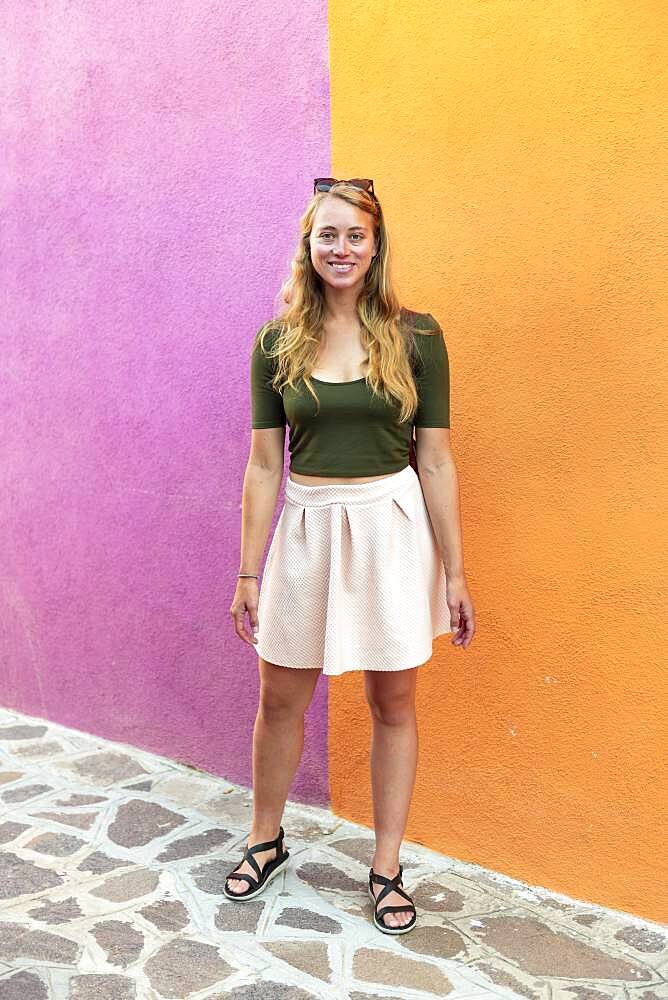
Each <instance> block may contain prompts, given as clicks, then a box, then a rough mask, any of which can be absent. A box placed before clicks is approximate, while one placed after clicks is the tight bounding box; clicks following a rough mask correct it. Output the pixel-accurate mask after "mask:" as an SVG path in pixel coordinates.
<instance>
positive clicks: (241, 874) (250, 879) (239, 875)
mask: <svg viewBox="0 0 668 1000" xmlns="http://www.w3.org/2000/svg"><path fill="white" fill-rule="evenodd" d="M227 878H243V879H245V880H246V881H247V882H248V884H249V885H250V887H251V889H257V887H258V885H259V882H258V880H257V879H256V878H253V876H252V875H248V874H247V873H246V872H230V874H229V875H228V876H227ZM226 881H227V879H226Z"/></svg>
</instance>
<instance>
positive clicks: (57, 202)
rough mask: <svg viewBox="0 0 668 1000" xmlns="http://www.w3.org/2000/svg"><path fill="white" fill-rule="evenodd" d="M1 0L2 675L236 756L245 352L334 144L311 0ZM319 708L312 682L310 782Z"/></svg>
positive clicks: (241, 655)
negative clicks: (234, 606)
mask: <svg viewBox="0 0 668 1000" xmlns="http://www.w3.org/2000/svg"><path fill="white" fill-rule="evenodd" d="M0 21H1V24H2V37H3V58H2V60H0V83H1V87H2V93H3V95H4V96H3V115H2V121H1V123H0V144H1V145H2V150H3V168H2V176H1V177H0V185H1V196H2V241H3V247H4V250H3V264H2V272H1V276H0V283H1V284H0V295H1V297H2V303H3V305H2V311H3V348H2V378H1V379H0V413H1V414H2V441H1V442H0V448H1V452H0V467H1V471H0V521H1V522H2V525H3V530H2V531H1V532H0V565H1V566H2V574H1V577H0V635H2V648H1V649H0V664H1V668H0V700H1V701H2V702H3V703H4V704H10V705H12V706H15V707H18V708H20V709H22V710H25V711H29V712H32V713H34V714H36V715H39V716H40V717H43V718H50V719H53V720H57V721H60V722H63V723H66V724H68V725H70V726H74V727H76V728H80V729H82V730H85V731H87V732H95V733H98V734H100V735H101V736H106V737H110V738H114V739H116V740H122V741H127V742H129V743H132V744H135V745H137V746H141V747H144V748H147V749H151V750H153V751H156V752H164V753H166V754H168V755H169V756H170V757H174V758H177V759H179V760H181V761H183V762H185V763H188V764H192V765H197V766H200V767H204V768H207V769H208V770H210V771H212V772H214V773H219V774H225V775H226V776H227V777H228V778H230V779H232V780H238V781H241V782H246V783H248V781H249V777H250V775H249V768H250V728H251V724H252V720H253V717H254V714H255V708H256V704H257V669H256V668H257V657H256V654H255V653H254V651H253V650H252V649H251V648H250V647H249V646H248V645H246V644H244V643H242V642H241V640H239V639H238V638H237V637H236V635H235V633H234V630H233V628H232V621H231V618H230V615H229V607H230V604H231V602H232V597H233V593H234V586H235V583H236V573H237V572H238V569H239V544H240V527H241V525H240V516H241V511H240V504H241V492H242V481H243V473H244V468H245V463H246V459H247V455H248V447H249V442H250V430H249V428H250V399H249V386H248V360H249V356H250V346H251V343H252V338H253V336H254V333H255V331H256V329H257V328H258V327H259V326H260V325H261V323H263V322H265V321H266V319H268V318H269V316H270V315H271V314H272V312H273V309H274V300H275V297H276V294H277V291H278V288H279V286H280V282H281V280H282V279H283V278H284V277H285V276H286V275H287V267H288V262H289V259H290V257H291V254H292V251H293V245H294V243H295V241H296V239H297V218H298V215H299V212H300V211H301V210H302V207H303V204H304V201H305V199H307V198H308V197H309V195H310V191H311V183H312V178H313V176H317V175H318V174H326V173H328V172H329V167H330V163H329V100H328V98H329V85H328V63H327V58H328V49H327V17H326V6H325V5H324V4H322V3H309V4H307V5H305V6H303V7H301V8H300V10H299V16H298V17H296V16H294V11H293V9H292V8H291V7H290V6H289V5H288V6H285V5H283V6H281V5H278V6H277V5H276V4H274V3H270V2H268V0H259V2H257V3H253V4H249V3H242V4H218V3H205V4H199V3H195V4H192V3H188V2H185V0H178V2H170V3H167V4H159V3H157V4H156V3H129V4H108V3H104V2H101V0H100V2H95V0H92V2H89V3H86V4H68V3H62V2H60V0H45V2H40V3H10V4H4V5H3V10H2V13H1V14H0ZM281 499H282V491H281V495H280V496H279V504H278V505H277V508H276V512H275V515H274V522H273V524H274V525H275V521H276V518H277V516H278V510H279V508H280V501H281ZM272 528H273V525H272ZM325 726H326V688H325V687H324V685H322V684H321V685H320V686H319V687H318V689H317V692H316V695H315V697H314V701H313V704H312V706H311V710H310V712H309V714H308V717H307V738H306V748H305V752H304V759H303V762H302V766H301V768H300V771H299V774H298V776H297V779H296V783H295V786H294V789H293V792H294V794H295V796H296V797H298V798H300V799H303V800H305V801H310V802H323V801H326V799H327V765H326V738H325Z"/></svg>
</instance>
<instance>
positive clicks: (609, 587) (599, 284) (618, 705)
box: [329, 0, 668, 921]
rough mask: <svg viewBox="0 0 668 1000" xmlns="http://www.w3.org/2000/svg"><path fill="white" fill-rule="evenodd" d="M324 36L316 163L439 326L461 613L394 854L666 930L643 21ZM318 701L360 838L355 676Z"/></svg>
mask: <svg viewBox="0 0 668 1000" xmlns="http://www.w3.org/2000/svg"><path fill="white" fill-rule="evenodd" d="M662 10H663V13H662ZM329 19H330V58H331V95H332V98H331V99H332V137H333V139H332V141H333V150H332V153H333V160H332V163H333V171H334V174H335V176H338V177H350V176H371V177H373V178H374V179H375V182H376V189H377V192H378V194H379V196H380V198H381V199H382V201H383V204H384V208H385V211H386V215H387V217H388V222H389V226H390V231H391V233H392V235H393V237H394V246H395V261H396V277H397V280H398V285H399V291H400V294H401V297H402V299H403V301H404V303H405V304H407V305H409V306H410V307H412V308H416V309H421V310H426V311H429V312H432V313H433V314H434V315H436V316H437V317H438V319H439V320H440V321H441V324H442V326H443V328H444V330H445V333H446V337H447V341H448V346H449V351H450V358H451V371H452V440H453V448H454V452H455V458H456V461H457V467H458V471H459V478H460V489H461V499H462V514H463V537H464V555H465V566H466V571H467V577H468V581H469V585H470V588H471V592H472V596H473V599H474V602H475V605H476V611H477V623H478V633H477V635H476V637H475V639H474V642H473V644H472V645H471V647H470V648H469V649H468V650H467V651H466V652H462V651H461V650H456V649H455V648H454V647H452V645H451V644H450V640H449V637H447V636H444V637H440V638H439V639H438V640H436V643H435V648H434V656H433V658H432V660H431V661H430V662H429V664H428V665H426V666H423V667H420V668H419V671H420V672H419V681H418V689H419V719H420V764H419V774H418V780H417V785H416V790H415V796H414V800H413V806H412V810H411V815H410V819H409V825H408V829H407V833H406V836H407V839H410V840H416V841H419V842H421V843H424V844H427V845H429V846H431V847H433V848H436V849H438V850H440V851H443V852H445V853H446V854H450V855H453V856H455V857H457V858H461V859H464V860H467V861H473V862H476V863H479V864H481V865H484V866H487V867H490V868H492V869H495V870H497V871H500V872H504V873H506V874H508V875H511V876H514V877H517V878H520V879H523V880H526V881H528V882H530V883H532V884H536V885H542V886H546V887H549V888H551V889H553V890H556V891H560V892H564V893H567V894H569V895H571V896H574V897H576V898H580V899H584V900H588V901H592V902H596V903H601V904H604V905H607V906H611V907H615V908H619V909H622V910H625V911H628V912H632V913H636V914H638V915H641V916H645V917H647V918H650V919H656V920H660V921H666V920H668V889H667V886H668V872H667V871H666V850H665V845H666V841H667V837H666V833H667V831H666V825H665V819H666V803H667V802H668V789H667V787H666V772H665V763H664V762H665V759H666V734H667V731H668V722H667V715H668V712H667V697H666V687H665V675H666V669H665V667H666V625H665V623H666V589H665V570H666V545H665V539H666V528H665V510H666V503H665V501H666V493H667V491H666V485H667V471H666V470H667V465H668V463H666V449H665V442H666V439H667V437H666V430H667V428H666V421H665V413H666V403H667V402H668V400H667V399H666V378H665V374H664V373H665V364H666V353H665V339H664V335H665V329H666V319H667V316H668V309H667V308H666V304H667V297H666V274H665V256H664V255H665V249H666V248H665V239H664V237H665V204H666V189H665V186H664V177H663V174H664V172H665V163H666V149H665V143H664V142H662V139H663V138H665V126H666V117H665V114H664V112H663V110H662V109H663V106H664V105H665V103H666V92H667V91H666V82H667V73H666V59H665V51H666V38H667V32H666V15H665V7H664V8H662V6H661V5H660V4H637V3H620V2H615V0H605V2H603V0H592V2H591V3H587V4H583V3H580V2H579V0H578V2H573V0H566V2H563V3H560V4H554V3H551V2H547V0H542V2H541V0H535V2H533V3H531V4H519V3H516V2H509V0H506V2H502V0H498V2H495V3H484V2H473V0H457V2H456V3H455V2H449V3H445V4H444V3H443V2H442V0H424V2H422V3H421V4H419V5H418V4H408V3H402V2H398V3H391V4H390V3H387V2H384V3H379V2H368V3H364V4H355V5H350V4H330V8H329ZM662 220H664V221H662ZM329 704H330V729H329V751H330V771H331V796H332V803H333V807H334V809H335V810H336V811H337V812H338V813H339V814H340V815H342V816H345V817H349V818H354V819H356V820H358V821H361V822H364V823H368V824H369V825H371V822H372V814H371V799H370V785H369V777H368V740H369V735H370V728H369V724H368V721H367V720H368V714H367V710H366V705H365V702H364V696H363V691H362V684H361V678H360V675H359V674H355V673H353V674H349V675H344V676H343V677H340V678H335V679H333V681H332V683H331V684H330V703H329Z"/></svg>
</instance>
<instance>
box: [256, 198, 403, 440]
mask: <svg viewBox="0 0 668 1000" xmlns="http://www.w3.org/2000/svg"><path fill="white" fill-rule="evenodd" d="M323 198H341V199H342V200H343V201H346V202H348V204H350V205H354V206H355V207H356V208H359V209H361V210H362V211H363V212H366V213H367V214H368V215H369V216H370V217H371V219H372V223H373V231H374V237H375V240H376V247H377V253H376V255H375V257H374V258H373V260H372V261H371V264H370V266H369V269H368V271H367V272H366V274H365V276H364V287H363V289H362V291H361V293H360V296H359V298H358V300H357V314H358V317H359V321H360V325H361V328H362V345H363V347H364V349H365V350H366V351H367V352H368V355H369V365H368V370H367V373H366V376H365V378H366V382H367V384H368V385H369V387H370V388H371V389H372V391H373V392H374V393H376V394H377V395H379V396H382V398H383V399H384V400H385V402H386V403H391V402H392V401H394V402H395V403H396V404H398V405H399V406H400V411H399V416H398V419H399V422H400V423H403V422H404V421H405V420H412V418H413V417H414V415H415V412H416V410H417V406H418V395H417V390H416V387H415V380H414V377H413V370H412V359H413V358H414V351H415V344H414V339H413V330H414V327H413V326H412V324H411V323H410V320H409V319H408V317H407V315H406V313H405V312H404V319H403V320H402V312H401V310H400V305H399V300H398V298H397V296H396V294H395V292H394V289H393V286H392V280H391V277H390V242H389V236H388V232H387V229H386V227H385V220H384V218H383V212H382V208H381V205H380V202H379V201H378V200H377V199H375V198H373V197H372V196H371V195H370V194H369V193H368V192H366V191H363V190H361V189H360V188H357V187H354V186H353V185H351V184H346V183H345V182H341V183H339V184H337V185H336V186H335V187H333V188H331V189H330V191H319V192H317V193H316V194H314V195H313V198H312V199H311V201H310V202H309V204H308V206H307V208H306V211H305V212H304V214H303V215H302V216H301V218H300V220H299V224H300V238H299V243H298V245H297V249H296V252H295V254H294V257H293V259H292V262H291V275H290V277H289V278H288V279H287V280H286V281H285V282H284V283H283V285H282V286H281V290H280V297H281V299H282V300H283V301H284V302H285V303H287V309H285V311H284V312H282V313H281V315H280V316H278V317H275V318H274V319H272V320H269V322H268V323H265V324H264V326H263V327H262V328H261V329H260V331H259V334H258V337H259V341H260V348H261V350H262V351H264V352H265V353H266V354H267V356H268V357H272V358H276V359H277V363H276V371H275V374H274V377H273V379H272V387H273V388H274V389H276V390H277V391H279V392H280V391H281V389H282V388H283V387H284V386H285V385H290V386H291V388H293V389H294V388H295V383H296V382H297V380H298V379H300V378H303V380H304V384H305V385H306V386H307V388H308V390H309V392H310V393H311V395H312V396H313V398H314V399H315V400H316V403H317V410H319V409H320V402H319V400H318V396H317V394H316V392H315V391H314V389H313V385H312V383H311V378H310V376H311V372H312V371H313V369H314V368H315V365H316V360H317V357H318V354H319V351H320V345H321V342H322V337H323V325H324V320H325V315H326V307H325V297H324V294H323V290H322V279H321V278H320V275H319V274H318V273H317V271H316V270H315V268H314V267H313V263H312V261H311V253H310V237H311V232H312V229H313V223H314V219H315V214H316V211H317V209H318V206H319V205H320V203H321V202H322V200H323ZM272 332H275V333H276V334H277V336H276V339H275V340H274V342H273V344H272V345H271V346H270V347H269V348H268V349H265V339H266V337H267V335H268V334H269V333H272Z"/></svg>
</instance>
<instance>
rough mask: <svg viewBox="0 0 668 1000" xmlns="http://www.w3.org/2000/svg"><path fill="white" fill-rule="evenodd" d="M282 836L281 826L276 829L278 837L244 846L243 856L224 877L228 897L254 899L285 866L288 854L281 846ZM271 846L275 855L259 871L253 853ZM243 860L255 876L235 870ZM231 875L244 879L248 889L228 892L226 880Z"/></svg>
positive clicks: (268, 848) (224, 889)
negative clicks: (253, 871) (274, 850)
mask: <svg viewBox="0 0 668 1000" xmlns="http://www.w3.org/2000/svg"><path fill="white" fill-rule="evenodd" d="M283 837H284V830H283V827H281V828H280V830H279V831H278V837H276V839H275V840H265V841H263V842H262V843H261V844H253V846H252V847H247V848H246V850H245V851H244V856H243V858H242V859H241V861H240V862H239V864H238V865H237V867H236V868H234V869H233V870H232V871H231V872H230V874H229V875H228V876H227V878H226V879H225V885H224V887H223V892H224V893H225V895H226V896H227V898H228V899H254V898H255V896H259V895H260V893H261V892H262V890H263V889H264V888H265V886H266V885H267V884H268V883H269V882H271V880H272V878H274V877H275V876H276V875H278V873H279V872H281V871H282V870H283V868H285V866H286V865H287V863H288V858H289V857H290V854H289V852H288V851H286V850H285V848H284V847H283ZM272 847H275V848H276V857H275V858H270V859H269V860H268V861H265V863H264V865H263V866H262V871H260V866H259V865H258V863H257V861H256V860H255V858H254V857H253V855H254V854H256V853H258V852H259V851H269V850H271V848H272ZM244 861H248V863H249V864H250V866H251V867H252V868H253V869H254V870H255V871H256V872H257V878H255V877H254V876H253V875H247V874H246V872H237V868H239V867H240V866H241V865H242V864H243V862H244ZM232 876H234V878H235V879H245V880H246V881H247V882H248V889H246V891H245V892H239V893H237V892H230V891H229V890H228V888H227V880H228V879H229V878H230V877H232Z"/></svg>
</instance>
